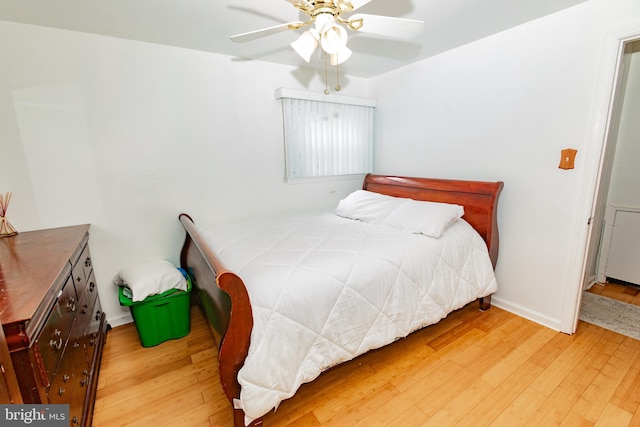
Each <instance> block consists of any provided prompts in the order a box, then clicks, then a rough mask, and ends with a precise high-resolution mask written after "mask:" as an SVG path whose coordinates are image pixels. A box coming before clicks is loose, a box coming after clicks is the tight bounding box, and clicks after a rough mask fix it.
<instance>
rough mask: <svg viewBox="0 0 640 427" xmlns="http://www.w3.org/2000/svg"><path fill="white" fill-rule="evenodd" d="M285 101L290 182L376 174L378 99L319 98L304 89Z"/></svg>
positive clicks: (283, 103) (286, 155)
mask: <svg viewBox="0 0 640 427" xmlns="http://www.w3.org/2000/svg"><path fill="white" fill-rule="evenodd" d="M280 95H282V92H280ZM280 98H281V99H282V112H283V120H284V140H285V177H286V179H287V181H290V180H300V179H309V178H319V177H330V176H340V175H352V174H364V173H368V172H371V170H372V165H373V124H374V109H375V102H374V101H372V100H366V99H365V100H362V99H360V98H351V97H338V96H336V95H333V96H331V98H329V100H327V101H325V100H317V99H314V98H315V97H313V96H312V97H305V96H304V93H303V94H302V97H301V94H300V91H295V93H293V94H289V93H288V92H284V96H280ZM310 98H311V99H310Z"/></svg>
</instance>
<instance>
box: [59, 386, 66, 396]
mask: <svg viewBox="0 0 640 427" xmlns="http://www.w3.org/2000/svg"><path fill="white" fill-rule="evenodd" d="M64 392H65V389H63V388H62V387H60V388H59V389H58V395H59V396H62V395H63V394H64Z"/></svg>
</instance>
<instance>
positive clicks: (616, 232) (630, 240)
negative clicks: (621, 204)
mask: <svg viewBox="0 0 640 427" xmlns="http://www.w3.org/2000/svg"><path fill="white" fill-rule="evenodd" d="M605 276H607V277H611V278H614V279H618V280H623V281H625V282H630V283H635V284H640V212H633V211H624V210H618V211H616V216H615V221H614V223H613V233H612V237H611V247H610V249H609V254H608V257H607V266H606V268H605Z"/></svg>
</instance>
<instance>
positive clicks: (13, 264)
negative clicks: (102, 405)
mask: <svg viewBox="0 0 640 427" xmlns="http://www.w3.org/2000/svg"><path fill="white" fill-rule="evenodd" d="M88 232H89V225H79V226H73V227H62V228H55V229H49V230H40V231H30V232H21V233H19V234H17V235H15V236H12V237H5V238H1V239H0V322H1V323H2V327H3V330H4V334H5V337H6V342H7V346H8V348H9V352H10V355H11V363H12V365H13V366H12V368H13V371H14V372H15V377H16V378H17V382H18V384H19V388H20V395H21V396H19V397H18V398H17V399H16V401H18V402H19V401H20V400H22V401H23V402H24V403H44V404H46V403H67V404H69V405H70V414H69V415H70V425H71V426H76V425H77V426H89V425H91V419H92V416H93V406H94V402H95V393H96V386H97V380H98V371H99V368H100V361H101V359H102V349H103V346H104V341H105V339H106V330H107V322H106V320H105V315H104V313H103V312H102V308H101V306H100V298H99V297H98V289H97V287H96V280H95V278H94V274H93V267H92V263H91V255H90V254H89V247H88V246H87V241H88V240H89V233H88ZM0 398H1V397H0ZM5 399H6V398H5ZM1 403H10V402H6V401H2V402H1Z"/></svg>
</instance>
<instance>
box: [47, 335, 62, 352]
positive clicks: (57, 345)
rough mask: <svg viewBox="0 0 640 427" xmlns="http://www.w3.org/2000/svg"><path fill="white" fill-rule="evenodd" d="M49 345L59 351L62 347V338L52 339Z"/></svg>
mask: <svg viewBox="0 0 640 427" xmlns="http://www.w3.org/2000/svg"><path fill="white" fill-rule="evenodd" d="M49 346H51V348H52V349H53V350H55V351H58V350H60V349H61V348H62V338H58V341H54V340H50V341H49Z"/></svg>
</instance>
